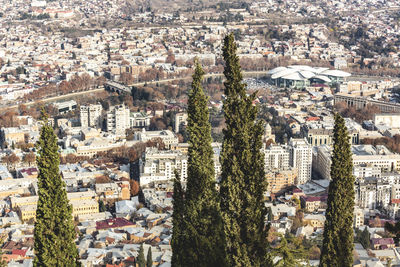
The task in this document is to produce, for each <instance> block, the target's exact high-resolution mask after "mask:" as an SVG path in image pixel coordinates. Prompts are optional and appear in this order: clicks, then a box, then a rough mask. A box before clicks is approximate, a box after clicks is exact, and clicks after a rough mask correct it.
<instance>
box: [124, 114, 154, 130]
mask: <svg viewBox="0 0 400 267" xmlns="http://www.w3.org/2000/svg"><path fill="white" fill-rule="evenodd" d="M150 119H151V116H149V115H148V114H146V113H144V112H131V113H130V117H129V123H130V127H131V128H147V127H149V126H150Z"/></svg>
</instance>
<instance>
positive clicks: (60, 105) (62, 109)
mask: <svg viewBox="0 0 400 267" xmlns="http://www.w3.org/2000/svg"><path fill="white" fill-rule="evenodd" d="M54 106H55V107H56V108H57V110H58V113H60V114H63V113H67V112H69V111H72V110H74V109H76V107H77V104H76V101H75V100H70V101H65V102H57V103H54Z"/></svg>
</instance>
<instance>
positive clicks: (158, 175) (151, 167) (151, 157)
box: [140, 148, 187, 185]
mask: <svg viewBox="0 0 400 267" xmlns="http://www.w3.org/2000/svg"><path fill="white" fill-rule="evenodd" d="M140 169H141V170H140V184H141V185H145V184H148V183H151V182H155V181H166V180H171V179H173V178H175V173H174V170H175V169H176V170H177V171H178V172H179V174H180V178H181V180H183V181H185V180H186V178H187V155H184V154H183V153H182V152H180V151H177V150H175V151H172V150H166V151H162V150H158V149H157V148H146V153H145V156H144V160H143V161H141V167H140Z"/></svg>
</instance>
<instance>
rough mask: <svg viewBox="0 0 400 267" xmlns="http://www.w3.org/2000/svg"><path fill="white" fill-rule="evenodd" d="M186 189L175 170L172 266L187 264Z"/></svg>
mask: <svg viewBox="0 0 400 267" xmlns="http://www.w3.org/2000/svg"><path fill="white" fill-rule="evenodd" d="M184 193H185V192H184V190H183V188H182V184H181V181H180V178H179V174H178V172H177V171H175V180H174V195H173V213H172V225H173V228H172V239H171V247H172V266H174V267H182V266H185V265H184V262H183V256H184V253H185V248H184V246H183V244H182V240H183V237H182V234H183V226H184V216H183V214H184V210H183V209H184V208H185V206H184Z"/></svg>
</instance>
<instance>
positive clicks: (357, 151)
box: [351, 145, 400, 172]
mask: <svg viewBox="0 0 400 267" xmlns="http://www.w3.org/2000/svg"><path fill="white" fill-rule="evenodd" d="M351 150H352V152H353V164H354V166H356V165H369V166H375V167H379V168H381V170H382V172H391V171H399V170H400V154H394V153H392V152H390V151H389V150H388V149H387V148H386V147H385V146H383V145H377V146H375V147H374V146H372V145H357V146H352V149H351Z"/></svg>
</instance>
